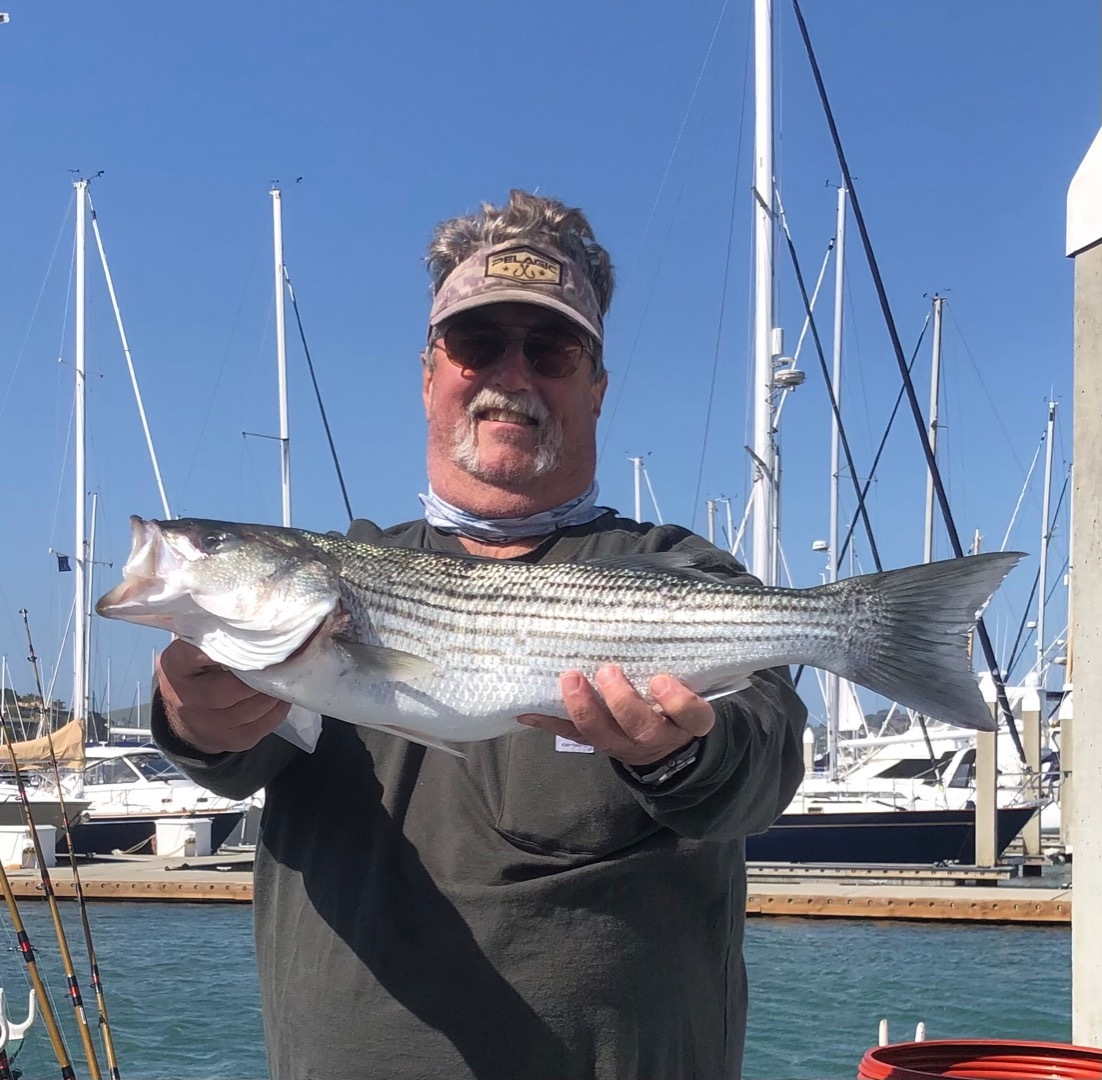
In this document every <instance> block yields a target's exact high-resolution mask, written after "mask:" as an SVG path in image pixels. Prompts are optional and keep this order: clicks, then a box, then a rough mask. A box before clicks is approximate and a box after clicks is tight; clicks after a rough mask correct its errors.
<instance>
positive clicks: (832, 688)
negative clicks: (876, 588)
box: [825, 187, 848, 780]
mask: <svg viewBox="0 0 1102 1080" xmlns="http://www.w3.org/2000/svg"><path fill="white" fill-rule="evenodd" d="M847 194H848V192H847V191H846V189H845V187H839V188H838V223H837V226H836V227H835V253H834V357H833V361H834V366H833V371H832V374H831V386H832V388H833V390H834V403H835V406H836V407H837V410H838V411H837V412H836V413H834V414H833V415H832V416H831V425H830V539H829V541H828V547H827V555H828V557H827V581H837V580H838V532H839V528H838V487H839V474H840V473H841V460H842V452H841V447H842V439H841V428H840V425H839V417H840V414H841V411H842V316H843V310H844V304H843V300H844V296H845V291H844V289H845V252H846V195H847ZM825 690H826V694H825V697H826V711H827V769H828V772H829V776H830V779H831V780H833V779H835V777H836V776H837V773H838V729H839V726H840V725H839V711H840V701H841V686H840V683H839V679H838V676H837V675H834V674H831V673H829V672H828V673H827V675H826V683H825Z"/></svg>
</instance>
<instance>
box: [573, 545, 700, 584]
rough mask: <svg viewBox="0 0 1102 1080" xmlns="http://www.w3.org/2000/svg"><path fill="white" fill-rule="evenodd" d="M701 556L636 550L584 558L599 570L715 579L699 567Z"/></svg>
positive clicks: (589, 564) (696, 553) (588, 563)
mask: <svg viewBox="0 0 1102 1080" xmlns="http://www.w3.org/2000/svg"><path fill="white" fill-rule="evenodd" d="M702 561H703V557H702V555H701V554H700V553H698V552H692V551H637V552H631V553H630V554H627V555H601V556H598V557H596V558H593V559H585V560H584V563H585V565H586V566H592V567H595V568H597V569H601V570H628V571H634V572H635V573H639V574H670V575H672V576H674V577H682V578H689V579H690V580H692V581H710V582H713V583H714V582H715V581H716V579H715V578H714V577H713V576H712V575H711V574H708V573H706V572H705V571H704V570H702V569H700V564H701V562H702Z"/></svg>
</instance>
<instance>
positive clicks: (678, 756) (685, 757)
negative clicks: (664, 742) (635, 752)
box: [624, 738, 700, 787]
mask: <svg viewBox="0 0 1102 1080" xmlns="http://www.w3.org/2000/svg"><path fill="white" fill-rule="evenodd" d="M699 750H700V739H699V738H696V739H693V741H692V742H690V743H689V745H688V746H683V747H682V748H681V749H680V750H678V751H677V753H675V754H671V755H670V756H669V757H668V758H664V759H663V760H662V761H656V762H653V763H652V764H650V765H639V766H636V765H624V768H625V769H627V771H628V772H629V773H631V775H632V776H633V777H634V778H635V779H636V780H638V781H639V783H640V784H647V785H648V786H650V787H656V786H657V785H659V784H664V783H665V782H666V781H667V780H669V778H670V777H671V776H675V775H676V774H677V773H679V772H681V770H682V769H687V768H688V767H689V766H690V765H691V764H692V763H693V762H694V761H696V756H697V752H698V751H699Z"/></svg>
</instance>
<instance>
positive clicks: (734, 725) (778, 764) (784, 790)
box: [613, 537, 807, 840]
mask: <svg viewBox="0 0 1102 1080" xmlns="http://www.w3.org/2000/svg"><path fill="white" fill-rule="evenodd" d="M697 543H699V545H700V551H701V557H702V566H701V568H702V569H705V570H707V571H708V572H709V573H713V574H715V576H717V577H720V576H722V577H723V578H725V579H727V580H730V581H732V582H733V583H735V584H758V580H757V579H756V578H754V577H753V576H751V575H749V574H747V573H746V572H745V571H744V570H743V568H742V567H741V566H740V565H739V564H738V563H737V562H735V560H734V559H732V558H730V557H729V556H727V555H725V553H723V552H719V551H716V550H715V549H714V548H711V546H710V545H707V544H705V543H704V541H702V540H698V538H696V537H692V538H691V539H690V540H689V541H687V542H686V543H683V544H680V545H678V547H680V548H685V547H689V548H696V547H697ZM713 706H714V708H715V711H716V723H715V727H713V728H712V730H711V731H710V732H709V733H708V734H707V735H706V736H705V737H704V739H703V740H702V742H701V748H700V753H699V756H698V758H697V760H696V761H695V762H694V763H693V765H692V766H691V767H690V768H688V769H686V770H685V772H684V774H683V775H674V776H672V777H671V778H670V779H669V781H667V782H666V783H665V784H662V785H660V786H659V787H650V786H648V785H646V784H643V783H640V782H639V781H638V780H636V779H635V778H634V777H633V776H632V775H631V774H630V773H629V772H628V771H627V770H626V769H625V768H624V767H623V766H621V765H620V764H619V763H617V762H613V768H614V769H615V770H616V772H617V774H618V775H619V776H620V777H621V779H623V781H624V782H625V783H626V784H627V785H628V786H629V787H630V788H631V790H632V792H633V794H634V795H635V797H636V798H637V799H638V800H639V802H640V804H641V805H642V806H643V808H644V809H645V810H646V811H647V813H648V814H649V815H650V816H651V817H652V818H654V820H655V821H657V822H659V823H660V824H662V825H665V826H666V827H667V828H669V829H672V830H673V831H674V832H677V833H680V834H681V835H682V836H688V837H692V838H694V839H708V840H731V839H735V838H737V837H741V836H748V835H750V834H752V833H759V832H764V831H765V830H766V829H768V828H769V826H770V825H771V824H772V823H773V822H774V821H775V820H776V818H777V817H779V816H780V814H781V813H782V812H783V811H784V809H785V808H786V807H787V806H788V804H789V802H791V800H792V797H793V795H795V793H796V789H797V788H798V787H799V785H800V781H801V780H802V779H803V776H804V764H803V731H804V726H805V724H806V722H807V707H806V706H805V705H804V703H803V701H801V700H800V697H799V695H798V694H797V692H796V689H795V687H794V685H793V683H792V676H791V673H790V672H789V670H788V668H787V667H784V668H768V669H766V670H763V671H759V672H757V673H755V674H753V675H751V676H750V686H749V687H748V688H747V689H745V690H741V691H739V692H738V693H736V694H732V695H731V696H729V697H726V698H721V699H720V700H718V701H715V702H714V703H713Z"/></svg>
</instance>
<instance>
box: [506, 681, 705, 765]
mask: <svg viewBox="0 0 1102 1080" xmlns="http://www.w3.org/2000/svg"><path fill="white" fill-rule="evenodd" d="M595 681H596V683H597V688H599V689H600V693H599V694H598V692H597V689H596V688H594V686H593V684H592V683H591V682H589V680H588V679H586V678H585V677H584V676H583V675H582V674H581V672H579V671H568V672H565V673H564V674H563V676H562V678H561V679H560V682H559V685H560V686H561V688H562V696H563V702H564V704H565V705H566V709H567V712H569V713H570V719H569V720H562V719H560V718H559V717H556V716H543V715H540V714H536V713H526V714H525V715H523V716H518V717H517V721H518V723H521V724H527V725H528V726H529V727H538V728H542V729H543V730H544V731H550V732H551V733H552V734H553V735H561V736H563V737H564V738H567V739H573V740H574V741H575V742H581V743H587V744H588V745H589V746H592V747H594V748H595V749H597V750H600V751H601V752H602V753H605V754H608V755H609V757H613V758H615V759H616V760H617V761H620V762H623V763H624V764H625V765H651V764H653V763H654V762H656V761H661V760H662V759H663V758H665V757H669V756H670V755H671V754H673V753H676V752H677V751H678V750H680V749H681V748H682V747H684V746H688V744H689V743H690V742H691V741H692V739H694V738H697V737H699V736H702V735H707V733H708V732H709V731H711V730H712V727H713V726H714V724H715V722H716V714H715V710H714V709H713V708H712V706H711V705H710V704H708V702H707V701H705V700H704V699H703V698H702V697H699V696H697V695H696V694H694V693H693V692H692V691H691V690H690V689H689V688H688V687H686V686H685V685H684V684H683V683H680V682H678V681H677V680H676V679H674V678H672V677H671V676H669V675H656V676H655V677H654V678H653V679H651V681H650V684H649V689H650V693H651V696H652V697H653V698H654V700H655V702H656V703H657V704H656V705H651V704H650V703H649V702H647V701H646V700H645V699H644V698H643V697H642V696H640V695H639V694H638V693H636V691H635V687H633V686H632V685H631V683H630V682H628V680H627V677H626V676H625V675H624V673H623V671H622V670H621V669H620V668H618V667H615V666H613V665H611V664H609V665H606V666H604V667H602V668H601V669H600V670H599V671H598V672H597V675H596V680H595Z"/></svg>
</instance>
